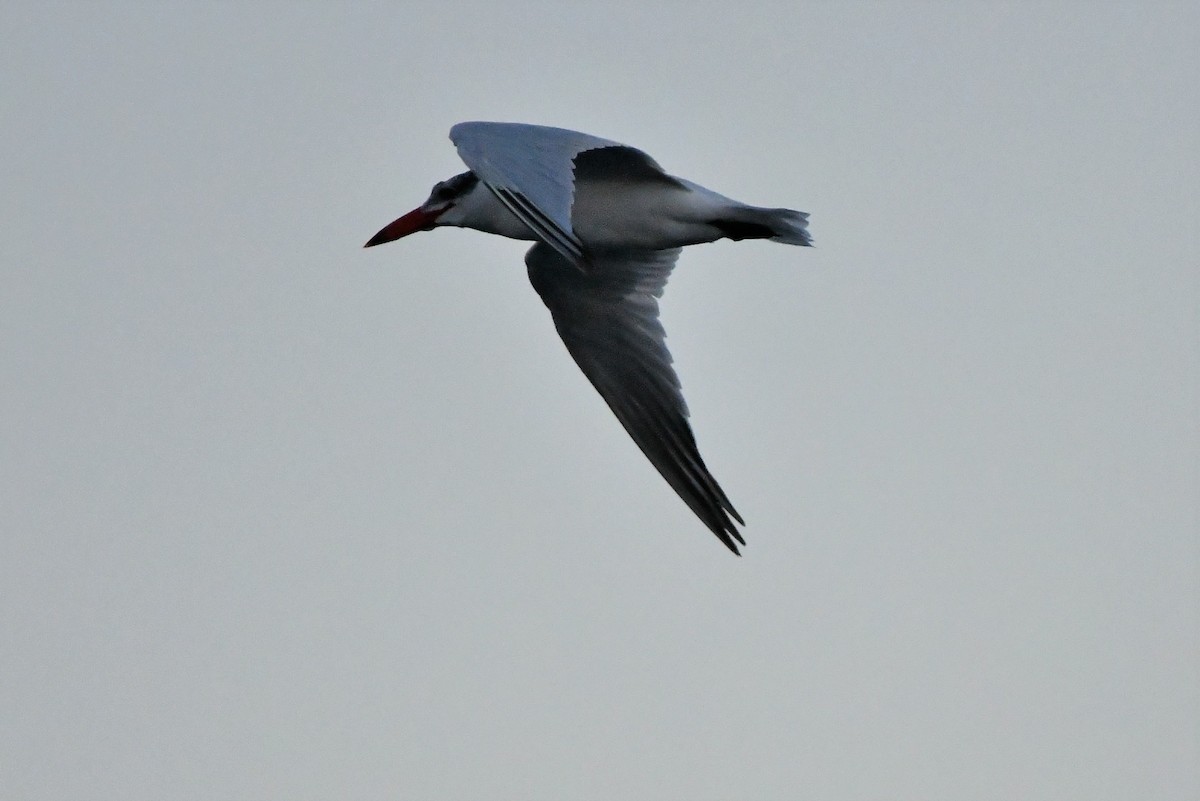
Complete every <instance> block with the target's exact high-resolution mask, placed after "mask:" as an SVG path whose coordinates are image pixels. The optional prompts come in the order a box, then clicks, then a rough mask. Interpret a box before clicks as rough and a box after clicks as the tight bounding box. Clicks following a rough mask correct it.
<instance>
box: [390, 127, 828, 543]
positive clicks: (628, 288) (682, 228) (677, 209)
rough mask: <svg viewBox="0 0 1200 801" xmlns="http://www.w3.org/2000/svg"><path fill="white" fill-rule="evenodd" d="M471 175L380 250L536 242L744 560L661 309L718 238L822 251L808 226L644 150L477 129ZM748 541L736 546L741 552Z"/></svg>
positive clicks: (669, 471) (689, 488)
mask: <svg viewBox="0 0 1200 801" xmlns="http://www.w3.org/2000/svg"><path fill="white" fill-rule="evenodd" d="M450 140H451V141H452V142H454V145H455V147H457V148H458V154H459V156H461V157H462V160H463V161H464V162H465V163H466V165H467V167H469V168H470V169H469V170H468V171H467V172H464V173H460V174H459V175H455V176H454V177H453V178H449V179H447V180H445V181H442V182H441V183H439V184H437V185H436V186H434V187H433V192H432V194H430V196H429V199H428V200H426V201H425V202H424V203H422V204H421V205H420V206H419V207H417V208H416V209H413V210H412V211H410V212H409V213H408V214H405V215H404V216H403V217H401V218H399V219H398V220H396V221H395V222H392V223H391V224H389V225H387V226H385V227H384V228H383V230H381V231H380V232H379V233H377V234H375V236H373V237H371V239H370V241H369V242H367V244H366V247H372V246H374V245H380V244H383V243H384V242H391V241H393V240H396V239H399V238H400V237H402V236H407V235H409V234H411V233H415V232H417V231H428V230H431V229H433V228H435V227H437V226H442V225H453V226H458V227H460V228H474V229H476V230H478V231H484V232H487V233H490V234H500V235H501V236H506V237H510V238H512V239H523V240H530V241H534V242H536V243H537V244H535V245H534V246H533V247H532V248H530V249H529V252H528V253H526V254H525V264H526V266H527V268H528V271H529V280H530V282H531V283H532V284H533V288H534V289H535V290H536V291H537V293H538V294H539V295H540V296H541V298H542V301H543V302H545V304H546V306H547V308H549V309H550V315H551V317H552V318H553V320H554V325H555V328H557V329H558V334H559V336H560V337H562V340H563V342H564V343H565V344H566V346H567V350H568V351H569V352H570V354H571V356H572V357H574V359H575V362H576V364H578V365H579V368H580V369H581V370H583V373H584V375H586V376H587V377H588V380H589V381H591V382H592V386H594V387H595V388H596V390H597V391H598V392H599V393H600V395H601V396H602V397H603V398H604V400H605V401H606V402H607V403H608V406H609V408H610V409H612V411H613V413H614V414H615V415H616V416H617V419H618V420H620V421H621V425H623V426H624V427H625V430H626V431H627V432H629V435H630V436H631V437H632V438H633V441H634V442H636V443H637V445H638V447H639V448H641V449H642V452H643V453H644V454H646V456H647V457H648V458H649V459H650V462H651V463H652V464H653V465H654V466H655V467H656V468H657V469H658V472H659V473H661V474H662V476H663V478H665V479H666V480H667V483H668V484H670V485H671V487H673V488H674V490H675V492H677V493H678V494H679V497H681V498H682V499H683V500H684V502H685V503H687V505H688V506H689V507H691V509H692V511H693V512H695V513H696V515H697V516H698V517H699V518H700V519H701V520H702V521H703V522H704V524H705V525H706V526H708V528H709V529H711V530H712V532H713V533H714V534H716V535H717V537H718V538H719V539H720V540H721V542H723V543H725V545H726V546H727V547H728V548H729V549H730V550H731V551H733V552H734V553H735V554H737V553H738V547H737V544H736V543H741V544H742V545H745V544H746V541H745V540H744V539H742V535H741V533H740V532H739V531H738V529H737V527H736V526H735V525H734V522H733V521H735V520H736V521H737V522H738V523H740V524H741V525H745V521H743V520H742V517H741V516H740V515H739V514H738V513H737V512H736V511H735V510H734V508H733V505H732V504H731V503H730V502H729V499H728V498H727V497H726V496H725V493H724V492H723V491H722V490H721V487H720V486H719V485H718V484H717V482H716V480H715V479H714V478H713V477H712V475H711V474H710V473H709V472H708V468H707V467H705V465H704V460H703V459H701V458H700V452H699V451H698V450H697V448H696V441H695V438H694V437H693V435H692V429H691V426H689V425H688V422H687V417H688V410H687V405H686V404H685V403H684V400H683V395H682V394H681V392H680V386H679V378H678V377H677V376H676V375H675V370H674V368H673V367H672V366H671V354H670V353H669V352H668V351H667V347H666V342H665V340H666V332H665V331H663V327H662V324H661V323H660V322H659V319H658V298H660V297H661V296H662V293H663V288H664V287H665V286H666V283H667V277H668V276H669V275H670V273H671V269H672V268H673V267H674V266H675V260H676V259H677V258H678V257H679V251H680V248H682V247H683V246H684V245H695V244H699V243H701V242H713V241H715V240H717V239H722V238H728V239H734V240H740V239H769V240H771V241H773V242H783V243H785V244H788V245H810V244H812V240H811V239H810V238H809V235H808V231H807V226H808V215H807V214H804V213H803V212H799V211H792V210H791V209H768V208H759V207H757V206H749V205H746V204H745V203H739V202H738V201H736V200H731V199H730V198H727V197H725V196H723V195H718V194H717V193H716V192H713V191H711V190H709V189H705V188H704V187H702V186H699V185H697V184H694V183H692V182H691V181H687V180H684V179H682V178H676V177H675V176H673V175H668V174H667V173H666V172H664V171H663V169H662V168H661V167H660V166H658V163H657V162H656V161H655V160H654V159H652V158H650V156H648V155H646V154H645V153H643V152H642V151H640V150H637V149H636V148H632V147H629V146H627V145H622V144H619V143H617V142H612V141H609V140H607V139H600V138H599V137H595V136H589V135H588V134H583V133H578V132H576V131H568V130H565V129H563V128H548V127H545V126H541V125H524V124H520V123H502V122H464V123H460V124H458V125H455V126H454V127H453V128H451V129H450ZM735 540H736V543H735Z"/></svg>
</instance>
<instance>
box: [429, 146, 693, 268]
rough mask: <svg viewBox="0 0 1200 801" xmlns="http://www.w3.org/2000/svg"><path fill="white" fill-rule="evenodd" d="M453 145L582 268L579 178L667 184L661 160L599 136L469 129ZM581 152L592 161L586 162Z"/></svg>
mask: <svg viewBox="0 0 1200 801" xmlns="http://www.w3.org/2000/svg"><path fill="white" fill-rule="evenodd" d="M450 140H451V141H452V142H454V146H455V147H456V148H457V149H458V154H459V156H460V157H462V160H463V162H464V163H465V164H466V165H467V166H468V167H470V168H471V171H472V172H474V173H475V174H476V175H478V176H479V178H480V179H481V180H482V181H483V182H484V184H485V185H486V186H487V187H488V189H490V190H491V191H492V193H493V194H494V195H495V196H496V198H497V199H498V200H499V201H500V202H501V203H503V204H504V205H505V206H506V207H507V208H508V210H509V211H511V212H512V213H513V214H514V215H515V216H516V217H517V218H518V219H519V220H521V222H523V223H525V224H526V225H528V226H529V228H530V229H531V230H532V231H533V232H534V233H535V234H537V236H538V237H539V238H541V239H542V240H543V241H545V242H546V243H547V244H549V245H550V246H551V247H553V248H554V249H555V250H557V251H558V252H559V253H561V254H562V255H563V256H565V257H566V258H567V260H568V261H570V262H572V263H573V264H575V265H576V266H578V267H583V266H584V265H585V261H586V259H585V256H584V245H583V243H582V242H580V240H579V237H578V236H576V235H575V230H574V227H573V226H572V224H571V209H572V206H573V205H574V202H575V181H576V178H577V177H579V176H577V172H578V171H582V173H583V177H585V178H588V177H591V175H592V174H594V173H600V174H601V175H603V176H604V177H605V178H608V179H610V180H614V179H625V180H630V179H640V180H665V181H668V182H674V183H676V184H678V182H677V181H675V179H673V178H669V177H668V176H667V175H666V174H665V173H663V172H662V168H661V167H659V166H658V164H657V163H655V161H654V159H652V158H650V157H649V156H647V155H646V154H645V153H643V152H642V151H640V150H637V149H636V148H632V147H628V146H626V145H622V144H620V143H618V142H613V141H612V140H610V139H601V138H600V137H598V136H591V135H590V134H585V133H579V132H578V131H569V130H567V129H565V128H551V127H548V126H545V125H526V124H524V123H516V122H462V123H459V124H458V125H455V126H454V127H453V128H451V129H450ZM582 153H588V154H589V155H588V156H587V157H585V158H583V159H578V160H577V157H578V156H579V155H580V154H582Z"/></svg>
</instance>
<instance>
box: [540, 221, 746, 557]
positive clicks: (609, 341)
mask: <svg viewBox="0 0 1200 801" xmlns="http://www.w3.org/2000/svg"><path fill="white" fill-rule="evenodd" d="M678 256H679V249H678V248H674V249H671V250H659V251H645V252H620V253H604V252H601V253H596V254H591V255H590V259H589V263H590V268H589V271H588V272H587V273H586V274H585V273H581V272H579V271H578V270H575V269H572V268H571V265H570V263H569V262H566V261H565V260H564V258H563V257H562V256H561V255H560V254H559V253H558V252H556V251H555V250H554V249H552V248H551V247H549V246H547V245H544V244H540V243H539V244H537V245H534V246H533V247H532V248H531V249H530V250H529V252H528V254H526V256H525V263H526V265H527V266H528V268H529V280H530V282H531V283H532V284H533V287H534V289H536V290H537V293H538V294H539V295H540V296H541V297H542V300H543V301H544V302H545V304H546V306H547V307H548V308H549V309H550V314H551V316H552V317H553V318H554V325H555V327H556V328H557V329H558V334H559V336H560V337H562V340H563V342H564V343H565V344H566V346H567V350H568V351H569V352H570V353H571V356H572V357H573V358H574V359H575V362H576V364H578V365H579V367H580V369H581V370H583V373H584V375H586V376H587V377H588V380H589V381H591V382H592V386H594V387H595V388H596V390H597V391H598V392H599V393H600V395H601V396H602V397H603V398H604V400H605V402H607V403H608V406H609V408H610V409H612V411H613V414H615V415H616V417H617V419H618V420H620V421H621V425H623V426H624V427H625V430H626V431H627V432H629V435H630V436H631V437H632V438H633V441H634V442H636V443H637V445H638V447H639V448H641V449H642V452H643V453H644V454H646V456H647V458H649V459H650V462H651V463H652V464H653V465H654V466H655V468H657V469H658V472H659V473H661V474H662V476H663V478H665V479H666V480H667V483H669V484H670V485H671V487H672V488H674V490H675V492H677V493H678V494H679V496H680V497H681V498H682V499H683V500H684V502H685V503H687V505H688V506H689V507H690V508H691V509H692V511H693V512H695V513H696V515H697V516H698V517H699V518H700V519H701V520H702V521H703V522H704V524H705V525H707V526H708V528H709V529H711V530H712V532H713V533H714V534H716V535H717V537H718V538H720V540H721V542H723V543H725V545H726V546H728V547H729V549H730V550H732V551H733V552H734V553H738V549H737V545H736V544H735V540H736V542H737V543H741V544H743V545H744V544H745V540H743V539H742V536H741V534H740V533H739V532H738V530H737V527H736V526H735V525H734V523H733V521H734V520H736V521H737V522H738V523H742V524H743V525H744V521H743V520H742V518H741V517H740V516H739V515H738V513H737V512H736V511H735V510H734V508H733V505H732V504H731V503H730V502H729V499H728V498H727V497H726V496H725V493H724V492H723V491H722V490H721V487H720V486H719V485H718V484H717V482H716V480H715V479H714V478H713V477H712V475H711V474H710V473H709V472H708V468H707V467H706V466H705V464H704V460H703V459H702V458H701V457H700V452H699V450H698V449H697V448H696V440H695V438H694V436H693V434H692V429H691V426H689V425H688V422H687V415H688V411H687V404H686V403H684V400H683V394H682V393H681V391H680V386H679V378H678V376H676V374H675V370H674V368H673V367H672V366H671V362H672V359H671V354H670V352H669V351H668V350H667V346H666V332H665V331H664V330H663V327H662V323H661V322H660V321H659V315H658V298H660V297H661V296H662V293H663V288H664V287H665V286H666V283H667V278H668V276H670V274H671V269H672V268H673V267H674V266H675V260H676V259H677V258H678ZM731 518H732V519H731Z"/></svg>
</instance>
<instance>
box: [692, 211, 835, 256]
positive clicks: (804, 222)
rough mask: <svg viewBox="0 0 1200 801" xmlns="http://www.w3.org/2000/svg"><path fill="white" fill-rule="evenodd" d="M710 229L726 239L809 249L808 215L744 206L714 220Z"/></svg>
mask: <svg viewBox="0 0 1200 801" xmlns="http://www.w3.org/2000/svg"><path fill="white" fill-rule="evenodd" d="M713 225H715V226H716V227H717V228H719V229H720V230H721V233H722V234H724V235H725V236H727V237H728V238H730V239H735V240H736V239H769V240H771V241H772V242H782V243H783V244H785V245H802V246H804V247H809V246H811V245H812V237H811V236H809V233H808V215H807V214H805V213H804V212H802V211H793V210H792V209H763V208H759V207H757V206H745V207H743V208H741V209H737V210H736V211H734V212H732V213H730V214H728V215H726V216H723V217H722V218H721V219H719V220H714V221H713Z"/></svg>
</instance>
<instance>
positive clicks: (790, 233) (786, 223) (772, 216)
mask: <svg viewBox="0 0 1200 801" xmlns="http://www.w3.org/2000/svg"><path fill="white" fill-rule="evenodd" d="M761 211H762V213H763V217H764V222H765V223H766V224H767V225H769V226H770V227H771V230H773V231H774V232H775V235H774V236H772V237H771V238H770V239H771V241H772V242H782V243H783V244H785V245H802V246H804V247H811V246H812V237H811V236H809V233H808V215H807V214H805V213H804V212H802V211H792V210H791V209H761Z"/></svg>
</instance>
